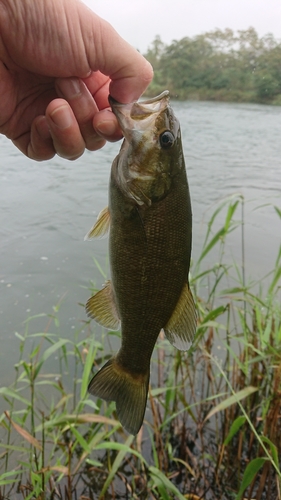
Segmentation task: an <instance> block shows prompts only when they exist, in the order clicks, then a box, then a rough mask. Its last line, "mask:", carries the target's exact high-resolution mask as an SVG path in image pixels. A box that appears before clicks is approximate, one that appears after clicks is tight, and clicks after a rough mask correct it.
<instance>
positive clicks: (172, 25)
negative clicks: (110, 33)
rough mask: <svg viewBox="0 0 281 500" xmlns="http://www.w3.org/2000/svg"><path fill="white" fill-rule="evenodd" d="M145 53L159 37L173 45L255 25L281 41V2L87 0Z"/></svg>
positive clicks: (238, 0) (270, 0)
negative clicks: (187, 39) (217, 29)
mask: <svg viewBox="0 0 281 500" xmlns="http://www.w3.org/2000/svg"><path fill="white" fill-rule="evenodd" d="M83 1H84V3H86V4H87V5H88V6H89V7H90V8H91V9H92V10H93V11H94V12H96V14H98V15H99V16H100V17H103V18H104V19H106V20H107V21H108V22H110V24H112V26H114V28H115V29H116V31H118V33H119V34H120V35H121V36H122V37H123V38H124V39H125V40H127V42H129V43H130V44H131V45H133V47H135V48H136V49H138V50H140V52H142V53H145V52H146V50H147V48H148V46H149V45H150V44H151V42H152V41H153V40H154V38H155V36H156V35H160V37H161V39H162V41H163V42H164V43H166V44H169V43H170V42H171V41H172V40H180V39H181V38H183V37H185V36H188V37H193V36H194V35H199V34H201V33H204V32H206V31H211V30H214V29H215V28H219V29H222V30H224V29H225V28H231V29H233V30H234V31H236V30H244V29H247V28H249V27H250V26H253V27H254V28H255V29H256V31H257V32H258V34H259V36H263V35H265V34H266V33H273V35H274V37H275V38H276V39H280V40H281V0H83Z"/></svg>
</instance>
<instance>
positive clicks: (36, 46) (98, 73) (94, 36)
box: [0, 0, 152, 160]
mask: <svg viewBox="0 0 281 500" xmlns="http://www.w3.org/2000/svg"><path fill="white" fill-rule="evenodd" d="M151 79H152V68H151V66H150V64H149V63H148V62H147V61H146V60H145V59H144V58H143V57H142V56H141V54H139V53H138V52H137V51H136V50H135V49H133V47H131V46H130V45H129V44H128V43H127V42H125V40H123V39H122V38H121V37H120V36H119V35H118V34H117V33H116V31H115V30H114V29H113V28H112V26H110V25H109V24H108V23H107V22H106V21H104V20H103V19H101V18H99V17H98V16H97V15H96V14H94V13H93V12H92V11H91V10H90V9H88V8H87V7H86V6H85V5H84V4H83V3H81V2H80V1H79V0H60V1H59V0H24V2H23V1H22V0H0V96H1V100H0V133H2V134H5V135H6V136H7V137H8V138H10V139H11V140H12V141H13V142H14V144H15V145H16V146H17V147H18V148H19V149H20V150H21V151H22V152H23V153H24V154H25V155H27V156H28V157H29V158H32V159H35V160H47V159H49V158H52V157H53V156H54V155H55V154H56V153H57V154H59V155H60V156H62V157H64V158H68V159H71V160H73V159H76V158H78V157H79V156H81V155H82V154H83V152H84V149H85V148H87V149H89V150H91V151H94V150H96V149H99V148H101V147H102V146H103V145H104V144H105V141H106V140H109V141H114V140H118V139H120V138H121V136H122V134H121V131H120V129H119V126H118V123H117V120H116V118H115V116H114V115H113V113H112V112H111V111H110V110H109V109H108V108H109V104H108V94H109V93H110V94H111V95H112V96H113V97H114V99H116V100H117V101H119V102H131V101H133V100H137V99H138V98H139V97H140V95H141V94H142V93H143V92H144V90H145V89H146V87H147V86H148V84H149V83H150V81H151Z"/></svg>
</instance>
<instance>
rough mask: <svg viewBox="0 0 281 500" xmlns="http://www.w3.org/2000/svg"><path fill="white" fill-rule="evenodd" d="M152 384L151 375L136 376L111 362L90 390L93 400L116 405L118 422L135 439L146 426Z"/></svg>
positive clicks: (102, 370)
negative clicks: (145, 416) (103, 400)
mask: <svg viewBox="0 0 281 500" xmlns="http://www.w3.org/2000/svg"><path fill="white" fill-rule="evenodd" d="M148 384H149V371H148V372H147V373H146V374H144V375H142V374H141V375H139V374H137V375H133V374H131V373H129V372H126V371H125V370H124V369H123V368H122V367H120V366H119V365H118V363H117V362H116V359H115V358H111V359H110V360H109V361H108V362H107V363H106V364H105V365H104V366H103V367H102V368H101V369H100V371H98V373H96V375H95V376H94V377H93V378H92V380H91V382H90V383H89V387H88V390H89V392H90V393H91V394H93V396H97V397H99V398H102V399H105V400H106V401H115V402H116V411H117V416H118V419H119V420H120V422H121V424H122V425H123V427H124V428H125V429H126V431H128V432H129V433H130V434H134V435H136V434H137V433H138V432H139V430H140V428H141V425H142V423H143V418H144V413H145V408H146V401H147V393H148Z"/></svg>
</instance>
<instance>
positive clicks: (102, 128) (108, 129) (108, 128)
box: [96, 121, 116, 135]
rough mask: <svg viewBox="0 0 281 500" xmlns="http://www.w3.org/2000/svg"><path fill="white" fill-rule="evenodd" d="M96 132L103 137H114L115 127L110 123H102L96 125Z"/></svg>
mask: <svg viewBox="0 0 281 500" xmlns="http://www.w3.org/2000/svg"><path fill="white" fill-rule="evenodd" d="M96 130H97V132H100V133H101V134H103V135H114V134H115V132H116V126H115V124H114V123H112V122H110V121H104V122H100V123H98V124H97V125H96Z"/></svg>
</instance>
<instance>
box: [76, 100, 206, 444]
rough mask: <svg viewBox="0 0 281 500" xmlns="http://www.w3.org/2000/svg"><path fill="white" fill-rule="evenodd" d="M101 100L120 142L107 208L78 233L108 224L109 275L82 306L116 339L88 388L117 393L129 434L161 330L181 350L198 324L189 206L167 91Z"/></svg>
mask: <svg viewBox="0 0 281 500" xmlns="http://www.w3.org/2000/svg"><path fill="white" fill-rule="evenodd" d="M109 103H110V105H111V108H112V111H113V113H114V114H115V115H116V117H117V119H118V122H119V124H120V127H121V129H122V131H123V134H124V140H123V143H122V146H121V149H120V152H119V154H118V156H117V157H116V158H115V160H114V161H113V164H112V168H111V177H110V186H109V206H108V208H106V209H104V210H102V212H101V213H100V214H99V216H98V218H97V221H96V224H95V225H94V226H93V228H92V229H91V230H90V231H89V233H88V235H87V236H86V237H85V238H87V239H91V238H94V237H98V236H102V235H103V234H105V233H106V232H107V231H108V230H109V259H110V268H111V281H108V282H106V284H105V286H104V288H102V289H101V290H100V291H99V292H97V293H96V294H95V295H94V296H93V297H91V298H90V299H89V300H88V302H87V304H86V312H87V314H88V315H89V316H90V317H91V318H94V319H95V320H96V321H97V322H98V323H99V324H101V325H102V326H104V327H106V328H109V329H112V330H118V329H119V328H120V326H121V329H122V344H121V348H120V350H119V351H118V352H117V354H116V355H115V356H113V357H112V358H111V359H110V360H109V361H108V362H107V363H106V364H105V365H104V366H103V367H102V368H101V369H100V370H99V371H98V372H97V373H96V374H95V375H94V377H93V378H92V380H91V381H90V383H89V387H88V390H89V392H90V393H91V394H92V395H94V396H97V397H99V398H102V399H105V400H107V401H115V402H116V411H117V416H118V418H119V420H120V422H121V424H122V425H123V427H124V428H125V429H126V430H127V431H128V432H129V433H131V434H137V433H138V431H139V429H140V427H141V425H142V423H143V418H144V413H145V408H146V402H147V394H148V385H149V377H150V359H151V355H152V351H153V349H154V346H155V343H156V340H157V337H158V335H159V333H160V330H161V329H162V328H163V329H164V332H165V335H166V337H167V338H168V340H169V341H170V342H171V344H172V345H173V346H175V347H176V348H177V349H180V350H188V349H189V347H190V345H191V342H192V340H193V337H194V335H195V331H196V322H197V314H196V308H195V304H194V300H193V297H192V294H191V291H190V288H189V283H188V272H189V265H190V255H191V237H192V213H191V203H190V196H189V188H188V182H187V176H186V170H185V163H184V156H183V150H182V143H181V133H180V125H179V122H178V120H177V118H176V117H175V115H174V112H173V110H172V108H171V107H170V105H169V92H168V91H165V92H163V93H162V94H161V95H159V96H157V97H155V98H153V99H149V100H146V101H142V102H133V103H130V104H120V103H118V102H117V101H115V100H114V99H113V98H112V97H111V96H109Z"/></svg>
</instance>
